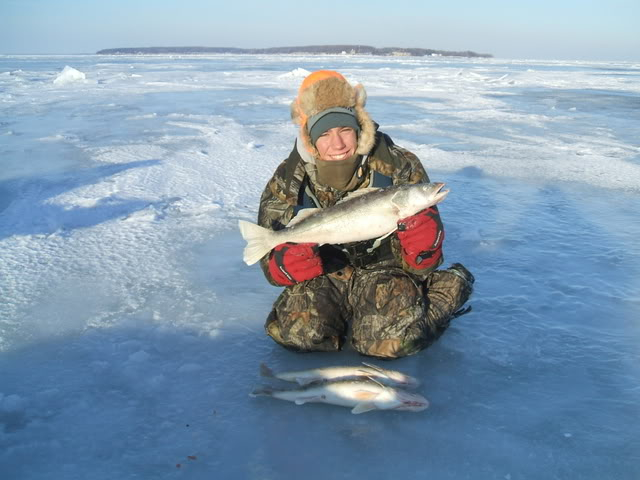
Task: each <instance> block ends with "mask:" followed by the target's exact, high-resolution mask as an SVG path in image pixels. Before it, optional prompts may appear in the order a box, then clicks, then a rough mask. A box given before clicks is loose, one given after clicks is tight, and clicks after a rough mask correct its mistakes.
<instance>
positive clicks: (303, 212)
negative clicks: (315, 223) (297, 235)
mask: <svg viewBox="0 0 640 480" xmlns="http://www.w3.org/2000/svg"><path fill="white" fill-rule="evenodd" d="M318 210H321V209H320V208H302V209H300V211H299V212H298V214H297V215H296V216H295V217H293V218H292V219H291V220H290V221H289V223H287V227H290V226H292V225H295V224H296V223H300V222H301V221H302V220H304V219H305V218H307V217H309V216H311V215H313V214H314V213H316V212H317V211H318Z"/></svg>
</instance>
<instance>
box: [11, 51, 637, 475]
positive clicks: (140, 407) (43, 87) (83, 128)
mask: <svg viewBox="0 0 640 480" xmlns="http://www.w3.org/2000/svg"><path fill="white" fill-rule="evenodd" d="M65 66H66V67H65ZM63 67H64V69H63ZM319 68H330V69H336V70H339V71H341V72H343V73H344V74H345V75H346V76H347V77H348V78H349V79H351V80H354V81H359V82H362V83H363V84H364V85H365V87H366V88H367V92H368V96H369V100H368V105H367V108H368V110H369V111H370V112H371V114H372V116H373V118H374V119H375V120H376V121H377V122H378V123H379V124H380V126H381V127H380V128H381V129H382V130H383V131H385V132H386V133H389V134H390V135H391V136H392V137H393V138H394V140H395V141H396V142H397V143H399V144H400V145H403V146H405V147H407V148H409V149H411V150H412V151H414V152H415V153H416V154H418V155H419V156H420V158H421V159H422V161H423V163H424V164H425V166H426V168H427V170H428V172H429V174H430V176H431V179H432V180H434V181H444V182H446V183H447V186H448V188H449V189H450V190H451V193H450V195H449V196H448V198H447V200H446V201H445V202H444V203H443V204H442V205H441V212H442V215H443V218H444V221H445V227H446V231H447V240H446V243H445V256H446V261H447V262H454V261H460V262H462V263H464V264H465V265H467V266H468V267H469V268H470V270H471V271H472V272H473V273H474V274H475V276H476V279H477V282H476V290H475V293H474V296H473V297H472V300H471V302H470V303H471V304H472V305H473V311H472V312H471V313H469V314H467V315H465V316H463V317H460V318H458V319H456V320H455V321H454V323H453V324H452V326H451V328H450V329H449V330H448V331H447V333H446V334H445V335H444V336H443V337H442V338H441V339H440V341H438V342H437V343H436V344H435V345H433V346H432V347H430V348H429V349H428V350H426V351H424V352H422V353H421V354H419V355H417V356H414V357H411V358H407V359H402V360H399V361H396V362H393V365H390V364H389V365H390V366H391V367H392V368H394V369H398V370H402V371H404V372H406V373H407V374H409V375H412V376H415V377H417V378H419V379H420V380H421V382H422V385H423V386H422V387H421V389H420V393H422V394H424V395H425V396H426V397H427V398H428V399H429V401H430V403H431V407H430V408H429V409H428V410H426V411H424V412H421V413H419V414H406V413H402V412H398V413H394V412H374V413H370V414H365V415H358V416H353V415H351V414H350V413H349V411H348V410H347V409H341V408H338V407H332V406H327V405H305V406H300V407H298V406H295V405H292V404H288V403H285V402H278V401H269V399H252V398H249V396H248V393H249V392H250V391H251V390H252V389H253V388H254V387H256V386H257V385H259V384H260V383H262V382H263V379H261V378H260V376H259V365H260V363H262V362H264V363H267V364H268V365H270V366H272V367H273V368H274V369H275V370H291V369H303V368H308V367H315V366H322V365H340V364H356V363H359V362H361V361H362V360H363V358H362V357H359V356H358V355H356V354H354V353H353V352H352V351H349V350H347V351H344V352H342V353H340V354H335V355H321V354H310V355H296V354H294V353H291V352H288V351H285V350H283V349H282V348H280V347H278V346H276V345H275V344H274V343H273V342H272V341H271V340H269V339H268V338H267V337H266V336H265V334H264V332H263V327H262V325H263V322H264V319H265V317H266V315H267V313H268V311H269V309H270V307H271V303H272V302H273V300H274V299H275V297H276V296H277V294H278V292H279V290H278V289H276V288H274V287H271V286H269V285H268V284H267V283H266V281H265V280H264V279H263V277H262V274H261V272H260V271H259V269H258V268H257V267H252V268H249V267H246V265H244V263H243V262H242V249H243V248H244V242H243V240H242V239H241V237H240V235H239V233H238V231H237V220H238V219H245V220H250V221H254V220H255V217H256V214H257V207H258V201H259V197H260V193H261V191H262V189H263V188H264V185H265V183H266V181H267V180H268V178H269V176H270V175H271V173H272V171H273V170H274V169H275V168H276V166H277V165H278V164H279V162H280V161H281V160H283V159H284V158H285V157H286V156H287V155H288V152H289V151H290V149H291V147H292V144H293V139H294V137H295V134H296V130H295V126H294V125H292V124H291V122H290V119H289V111H288V109H289V106H288V103H289V102H290V101H291V100H292V99H293V97H294V95H295V93H296V90H297V88H298V86H299V83H300V81H301V79H302V78H303V77H304V76H305V75H306V74H307V72H311V71H314V70H316V69H319ZM60 72H62V73H60ZM86 78H90V79H91V81H90V82H89V81H87V80H86ZM67 82H73V83H72V85H73V88H60V86H61V85H62V86H65V85H70V84H69V83H67ZM639 138H640V65H637V64H632V63H587V62H534V61H502V60H498V59H474V60H466V59H460V58H446V57H438V58H393V59H390V58H384V57H379V58H377V57H360V56H349V55H342V56H322V57H315V56H309V57H305V56H241V57H236V56H230V55H221V56H211V57H193V56H187V57H179V56H172V57H162V56H149V57H142V56H136V57H107V56H71V57H59V56H55V57H54V56H1V57H0V162H1V165H2V169H1V170H0V476H1V477H2V478H3V479H4V478H6V479H47V480H49V479H52V478H59V479H68V478H82V479H83V480H93V479H112V478H118V479H128V478H148V479H162V478H194V479H196V478H198V479H199V478H202V479H205V478H206V479H209V478H213V477H214V476H216V477H221V478H239V479H245V478H246V479H253V478H256V479H257V478H260V479H263V478H273V479H280V478H282V479H285V478H297V477H299V476H302V475H304V476H305V478H310V479H315V478H318V479H319V478H323V479H324V478H329V477H331V478H363V477H366V478H369V479H387V478H392V477H393V478H396V477H397V478H434V479H445V478H451V479H460V478H473V479H505V478H507V479H512V480H516V479H531V478H557V479H574V478H581V479H598V480H600V479H603V478H612V479H613V478H615V479H623V480H626V479H628V480H632V479H637V478H640V430H638V428H637V422H638V418H640V407H639V405H640V387H639V385H640V372H639V369H640V367H639V365H640V358H639V356H640V355H639V351H638V344H639V342H640V327H639V323H638V318H639V315H638V314H639V312H640V300H639V297H638V292H639V291H640V280H639V279H640V244H639V243H638V241H637V239H638V237H639V236H640V222H638V213H637V212H638V211H640V144H639V143H638V139H639ZM374 363H375V362H374Z"/></svg>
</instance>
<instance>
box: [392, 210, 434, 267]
mask: <svg viewBox="0 0 640 480" xmlns="http://www.w3.org/2000/svg"><path fill="white" fill-rule="evenodd" d="M397 235H398V239H399V240H400V245H401V246H402V258H404V261H405V262H407V264H408V265H409V266H410V267H412V268H415V269H418V270H424V269H426V268H429V267H432V266H433V265H435V264H436V263H437V262H438V261H439V260H440V258H441V257H442V242H444V227H443V226H442V221H441V220H440V215H439V214H438V209H437V207H430V208H427V209H426V210H422V211H421V212H418V213H416V214H415V215H413V216H411V217H407V218H403V219H402V220H399V221H398V231H397Z"/></svg>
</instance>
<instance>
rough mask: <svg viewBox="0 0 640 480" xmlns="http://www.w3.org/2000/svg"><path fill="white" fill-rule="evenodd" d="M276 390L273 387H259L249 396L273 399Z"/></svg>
mask: <svg viewBox="0 0 640 480" xmlns="http://www.w3.org/2000/svg"><path fill="white" fill-rule="evenodd" d="M273 392H275V390H274V389H273V388H272V387H258V388H255V389H254V390H253V392H251V393H250V394H249V396H250V397H265V396H266V397H271V396H273Z"/></svg>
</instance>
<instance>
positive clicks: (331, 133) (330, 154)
mask: <svg viewBox="0 0 640 480" xmlns="http://www.w3.org/2000/svg"><path fill="white" fill-rule="evenodd" d="M357 146H358V137H357V135H356V131H355V130H354V129H353V128H351V127H334V128H331V129H329V130H327V131H326V132H324V133H323V134H322V135H320V137H319V138H318V140H316V148H317V149H318V153H319V154H320V159H321V160H327V161H335V160H344V159H346V158H349V157H351V156H352V155H354V154H355V153H356V148H357Z"/></svg>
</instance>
